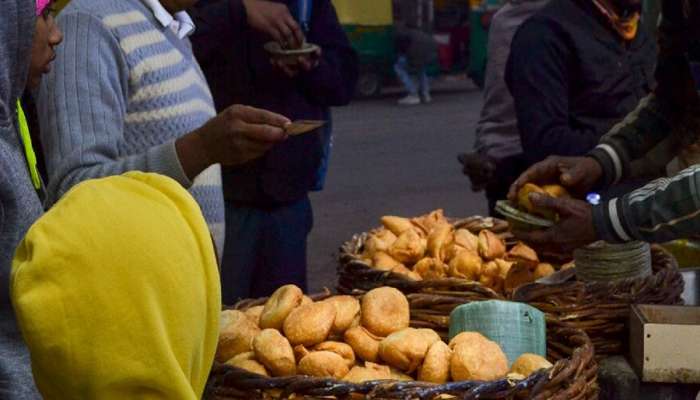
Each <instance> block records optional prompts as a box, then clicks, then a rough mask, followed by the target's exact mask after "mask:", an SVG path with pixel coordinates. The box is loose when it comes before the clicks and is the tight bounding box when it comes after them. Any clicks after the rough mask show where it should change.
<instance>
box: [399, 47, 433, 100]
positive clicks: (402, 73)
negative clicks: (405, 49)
mask: <svg viewBox="0 0 700 400" xmlns="http://www.w3.org/2000/svg"><path fill="white" fill-rule="evenodd" d="M394 72H396V76H397V77H398V78H399V80H400V81H401V83H402V84H403V86H404V87H405V88H406V91H408V94H410V95H413V96H418V89H419V88H417V87H416V83H415V82H414V81H413V77H412V76H411V72H410V67H409V65H408V59H407V58H406V56H399V58H398V60H396V64H394ZM417 75H418V84H419V85H420V94H421V95H423V96H425V97H427V96H429V95H430V82H429V81H428V72H427V71H426V69H425V67H424V68H421V69H420V70H418V71H417Z"/></svg>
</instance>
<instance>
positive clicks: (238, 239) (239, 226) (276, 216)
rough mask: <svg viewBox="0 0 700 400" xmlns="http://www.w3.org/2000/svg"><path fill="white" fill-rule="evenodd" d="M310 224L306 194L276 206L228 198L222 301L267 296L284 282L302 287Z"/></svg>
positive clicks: (222, 271)
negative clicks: (258, 204) (303, 196)
mask: <svg viewBox="0 0 700 400" xmlns="http://www.w3.org/2000/svg"><path fill="white" fill-rule="evenodd" d="M312 226H313V213H312V210H311V202H310V201H309V198H308V197H305V198H303V199H302V200H299V201H297V202H296V203H292V204H287V205H282V206H278V207H274V208H257V207H251V206H243V205H238V204H235V203H232V202H228V201H227V202H226V247H225V248H224V257H223V262H222V265H221V297H222V301H223V303H224V304H228V305H232V304H234V303H235V302H236V301H238V300H240V299H245V298H258V297H265V296H269V295H271V294H272V292H273V291H275V290H276V289H277V288H279V287H280V286H282V285H286V284H294V285H297V286H299V287H300V288H301V289H302V290H303V291H306V286H307V284H306V279H307V278H306V238H307V236H308V234H309V232H311V227H312Z"/></svg>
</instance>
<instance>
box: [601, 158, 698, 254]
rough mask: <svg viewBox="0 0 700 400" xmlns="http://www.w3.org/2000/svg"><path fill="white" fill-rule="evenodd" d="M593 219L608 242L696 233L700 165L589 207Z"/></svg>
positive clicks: (681, 236) (664, 240)
mask: <svg viewBox="0 0 700 400" xmlns="http://www.w3.org/2000/svg"><path fill="white" fill-rule="evenodd" d="M593 222H594V225H595V228H596V232H597V234H598V236H599V237H600V238H601V239H604V240H606V241H608V242H613V243H614V242H626V241H630V240H644V241H648V242H666V241H669V240H674V239H679V238H686V237H689V236H691V235H695V234H697V233H698V226H700V165H695V166H692V167H690V168H688V169H686V170H683V171H681V172H680V173H678V174H677V175H675V176H673V177H671V178H661V179H658V180H655V181H653V182H651V183H649V184H648V185H646V186H644V187H643V188H641V189H638V190H635V191H634V192H631V193H629V194H626V195H625V196H623V197H620V198H615V199H612V200H610V201H608V202H605V203H603V204H601V205H599V206H595V207H594V208H593Z"/></svg>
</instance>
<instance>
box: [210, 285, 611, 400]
mask: <svg viewBox="0 0 700 400" xmlns="http://www.w3.org/2000/svg"><path fill="white" fill-rule="evenodd" d="M328 296H330V293H328V292H326V293H323V294H320V295H316V296H312V298H313V299H314V300H322V299H323V298H325V297H328ZM266 300H267V299H257V300H244V301H242V302H240V303H238V304H237V305H236V306H234V307H233V308H235V309H240V310H245V309H247V308H249V307H253V306H255V305H260V304H264V302H265V301H266ZM547 358H548V359H549V360H550V361H551V362H553V363H554V366H553V367H552V368H550V369H548V370H542V371H539V372H536V373H533V374H532V375H531V376H529V377H528V378H527V379H525V380H522V381H511V380H508V379H502V380H498V381H493V382H480V381H461V382H450V383H446V384H443V385H436V384H431V383H426V382H418V381H412V382H405V381H403V382H402V381H393V380H381V381H371V382H364V383H359V384H356V383H349V382H343V381H339V380H336V379H328V378H314V377H308V376H291V377H279V378H270V377H265V376H262V375H257V374H254V373H251V372H248V371H245V370H242V369H239V368H235V367H231V366H228V365H224V364H218V363H217V364H216V365H215V366H214V368H213V369H212V372H211V375H210V377H209V382H208V384H207V390H206V393H205V396H204V398H205V399H212V400H226V399H246V400H253V399H273V398H281V399H350V398H353V399H354V398H359V399H425V400H431V399H438V398H440V399H449V398H457V399H505V400H508V399H537V400H544V399H555V400H575V399H576V400H583V399H586V400H589V399H590V400H593V399H597V398H598V385H597V381H596V379H597V371H598V369H597V368H598V367H597V364H596V361H595V357H594V350H593V345H592V343H591V341H590V339H589V338H588V336H587V335H586V334H585V332H583V331H582V330H579V329H574V328H555V329H552V330H550V331H548V349H547Z"/></svg>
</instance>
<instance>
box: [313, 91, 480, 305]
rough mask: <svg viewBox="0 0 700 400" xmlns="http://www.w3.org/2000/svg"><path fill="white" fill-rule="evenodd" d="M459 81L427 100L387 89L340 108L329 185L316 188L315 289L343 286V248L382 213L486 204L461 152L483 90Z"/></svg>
mask: <svg viewBox="0 0 700 400" xmlns="http://www.w3.org/2000/svg"><path fill="white" fill-rule="evenodd" d="M458 86H461V87H460V88H457V89H451V90H448V91H439V92H437V93H435V94H434V102H433V103H432V104H430V105H425V106H417V107H408V108H401V107H397V106H396V105H395V102H396V99H397V97H396V96H387V97H385V98H382V99H377V100H365V101H357V102H355V103H354V104H353V105H351V106H349V107H346V108H341V109H337V110H335V112H334V129H335V146H334V148H333V153H332V156H331V162H330V169H329V173H328V179H327V181H326V189H325V191H323V192H321V193H316V194H313V196H312V201H313V206H314V214H315V226H314V230H313V232H312V233H311V236H310V238H309V248H308V254H309V264H310V267H309V268H310V271H309V280H310V290H311V292H315V291H318V290H320V289H322V288H323V287H324V286H326V287H329V288H333V287H334V286H335V282H336V278H335V269H336V260H335V255H336V251H337V248H338V247H339V246H340V244H341V243H342V242H343V241H345V240H347V239H348V238H350V237H351V236H352V234H353V233H356V232H361V231H365V230H367V229H368V228H371V227H374V226H376V225H377V224H378V223H379V218H380V217H381V216H382V215H386V214H394V215H402V216H413V215H418V214H421V213H425V212H428V211H431V210H433V209H435V208H443V209H444V210H445V213H446V215H448V216H468V215H473V214H477V213H480V214H483V213H485V212H486V201H485V199H484V197H483V194H481V193H477V194H475V193H472V192H471V190H470V189H469V181H468V179H467V178H466V177H464V176H463V175H462V173H461V168H460V166H459V164H458V162H457V159H456V155H457V153H458V152H460V151H464V150H465V149H470V148H471V145H472V143H473V140H474V126H475V124H476V121H477V118H478V113H479V110H480V107H481V93H480V92H478V91H477V90H475V89H473V88H472V87H471V86H465V85H464V84H463V83H460V84H459V85H458Z"/></svg>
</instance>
